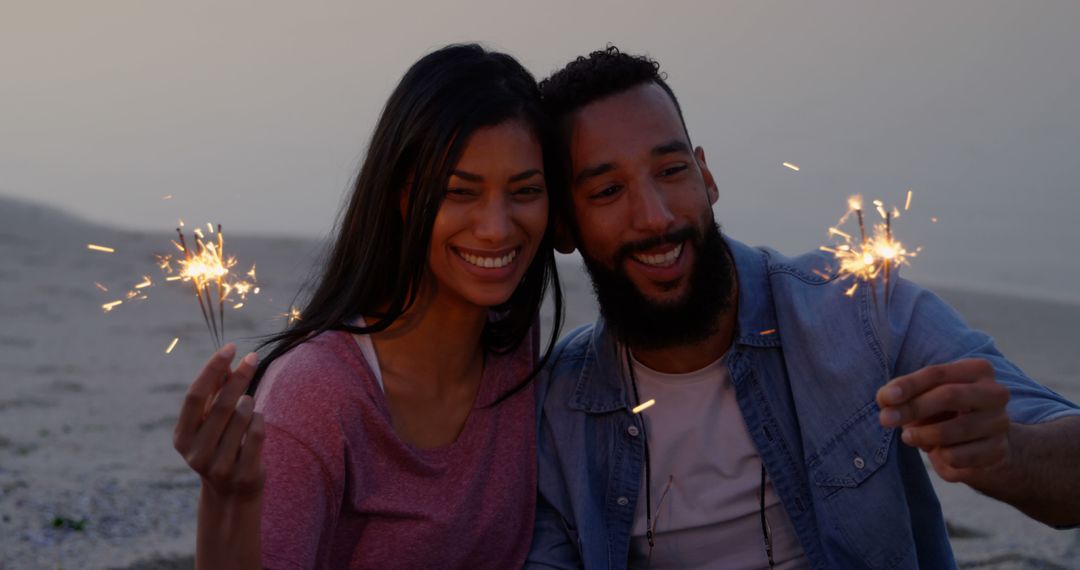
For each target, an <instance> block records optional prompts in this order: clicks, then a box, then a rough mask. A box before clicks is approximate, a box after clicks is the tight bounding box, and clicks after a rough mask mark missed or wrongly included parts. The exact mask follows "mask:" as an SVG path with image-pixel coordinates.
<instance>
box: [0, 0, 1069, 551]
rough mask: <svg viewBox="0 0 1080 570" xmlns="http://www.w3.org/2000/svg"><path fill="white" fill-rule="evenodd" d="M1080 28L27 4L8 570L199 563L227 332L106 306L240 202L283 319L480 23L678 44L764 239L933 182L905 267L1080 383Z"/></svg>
mask: <svg viewBox="0 0 1080 570" xmlns="http://www.w3.org/2000/svg"><path fill="white" fill-rule="evenodd" d="M1078 29H1080V3H1077V2H1073V1H1071V0H1061V1H1050V0H1046V1H1035V2H1024V3H1018V2H1007V1H1000V0H957V1H950V2H941V1H928V0H914V1H908V2H902V3H901V2H865V1H854V0H851V1H839V0H825V1H817V2H797V1H786V2H780V1H762V0H757V1H715V0H714V1H673V2H668V3H658V2H644V1H639V0H621V1H608V0H598V1H590V2H580V1H579V2H571V1H568V0H553V1H548V2H542V3H541V2H532V3H521V2H498V1H479V0H462V1H457V2H408V1H399V2H385V1H380V2H361V1H357V2H331V1H325V2H324V1H317V2H304V3H300V2H283V1H276V0H275V1H260V2H254V1H229V2H208V1H203V0H195V1H188V2H172V3H165V2H146V1H134V0H132V1H114V0H101V1H95V2H79V1H71V0H68V1H59V2H31V1H24V0H0V569H7V568H55V567H64V568H67V567H85V568H113V567H130V568H136V567H137V568H159V567H161V568H165V567H168V568H173V567H176V568H181V567H189V566H190V564H191V558H190V555H191V552H192V551H193V548H194V535H193V530H194V497H195V494H196V493H197V489H198V480H197V478H196V477H195V476H194V475H192V474H191V473H190V472H188V470H187V469H186V467H185V466H184V465H183V462H182V461H181V460H180V458H179V457H178V456H177V455H176V453H175V452H174V451H173V450H172V448H171V429H172V425H173V423H174V422H175V414H176V410H177V409H178V408H179V402H180V399H181V398H182V396H183V392H184V390H185V389H186V386H187V384H188V383H189V382H190V380H191V378H192V377H193V374H194V372H195V370H197V369H198V367H199V366H200V364H201V362H202V361H203V360H204V359H205V357H206V355H208V354H209V352H210V351H211V350H212V346H211V343H210V342H209V335H208V334H207V333H206V330H205V327H204V325H203V322H202V318H201V316H200V315H199V312H198V309H197V308H196V307H195V306H194V302H193V301H192V300H191V299H190V296H189V295H188V294H187V293H186V292H184V291H181V290H180V288H167V287H159V286H158V284H155V286H154V287H153V288H152V289H151V290H150V293H149V297H150V298H149V299H148V300H147V301H146V302H144V303H138V302H136V301H129V302H128V303H127V304H125V305H123V306H119V307H117V308H116V309H115V310H114V311H111V312H108V313H106V312H103V311H102V309H101V305H102V304H103V303H105V302H107V301H110V300H112V299H113V298H118V297H116V295H118V294H119V295H121V296H122V295H123V293H124V292H125V291H127V290H128V289H129V288H131V287H132V286H133V284H135V283H137V282H139V281H140V280H142V275H146V274H152V275H155V276H156V275H158V272H157V268H156V267H155V258H154V255H155V254H158V253H166V252H168V251H169V248H170V247H171V245H169V240H170V239H172V238H173V237H174V236H175V233H174V228H175V226H176V224H177V220H178V219H184V220H186V221H188V223H189V225H196V224H205V222H207V221H212V222H214V223H221V224H222V225H223V226H224V228H225V230H226V232H227V234H228V235H229V236H230V238H229V242H228V243H229V248H230V251H232V252H233V253H234V254H235V255H236V256H237V258H238V259H239V262H240V264H241V265H242V266H243V269H244V270H246V269H247V267H248V266H249V265H251V264H252V263H257V264H258V267H259V282H260V284H261V285H262V288H263V291H262V293H261V294H260V296H259V297H258V298H255V299H252V301H251V302H249V303H248V306H247V307H245V308H244V309H243V310H242V311H236V312H230V313H229V316H228V319H229V320H228V322H227V335H226V336H227V337H229V338H230V339H233V340H240V341H241V344H242V345H243V348H249V347H252V346H254V344H255V339H256V338H257V337H258V336H259V335H262V334H267V333H270V332H274V331H276V330H279V329H280V328H281V327H283V326H284V325H285V323H286V322H287V319H288V317H287V316H285V314H286V313H287V312H288V310H289V307H290V306H291V305H292V304H294V303H298V302H299V301H298V300H297V299H296V295H297V292H298V291H299V290H300V289H301V286H302V284H303V283H304V280H305V278H306V276H307V275H308V274H309V272H310V271H311V268H312V267H313V265H314V264H315V263H316V261H317V260H318V257H319V254H320V252H321V251H322V248H323V243H324V239H325V238H326V236H327V235H329V233H330V231H331V229H332V227H333V225H334V223H335V220H336V217H337V215H338V211H339V209H340V207H341V205H342V201H343V199H344V197H345V195H346V193H347V192H348V187H349V184H350V182H351V179H352V178H353V176H354V175H355V173H356V171H357V168H358V164H359V162H360V160H361V157H362V156H363V154H364V151H365V146H366V144H367V141H368V139H369V137H370V134H371V130H372V128H373V125H374V122H375V120H376V119H377V117H378V115H379V113H380V111H381V108H382V105H383V103H384V101H385V99H386V97H387V96H388V95H389V93H390V92H391V90H392V89H393V87H394V85H395V84H396V83H397V81H398V80H399V79H400V77H401V75H402V74H403V73H404V71H405V70H406V68H408V66H409V65H411V64H412V63H413V62H414V61H416V60H417V59H418V58H419V57H421V56H423V55H424V54H425V53H427V52H429V51H431V50H433V49H436V48H439V47H441V46H443V45H445V44H448V43H453V42H466V41H478V42H481V43H483V44H485V45H486V46H488V47H490V48H493V49H499V50H504V51H507V52H509V53H511V54H513V55H514V56H516V57H518V58H519V59H520V60H521V61H522V62H523V63H524V64H525V65H526V66H527V67H528V68H529V69H530V70H532V72H533V73H534V74H535V75H536V77H537V79H541V78H543V77H545V76H547V75H548V74H549V73H551V72H553V71H554V70H556V69H558V68H559V67H561V66H562V65H564V64H565V63H566V62H567V61H569V60H570V59H572V58H573V57H576V56H578V55H582V54H586V53H588V52H589V51H592V50H595V49H600V48H603V47H604V46H606V45H608V44H614V45H617V46H619V47H620V48H621V49H622V50H623V51H627V52H632V53H645V54H648V55H650V56H652V57H654V58H656V59H658V60H659V61H660V63H661V69H662V70H663V71H665V72H666V73H667V76H668V80H669V82H670V84H671V86H672V87H673V89H674V90H675V92H676V94H677V95H678V96H679V98H680V102H681V104H682V106H683V110H684V114H685V117H686V120H687V123H688V126H689V129H690V135H691V137H692V139H693V142H694V143H695V144H697V145H701V146H703V147H704V148H705V151H706V156H707V158H708V163H709V165H710V167H711V169H712V171H713V173H714V174H715V175H716V177H717V181H718V183H719V186H720V193H721V195H720V200H719V201H718V203H717V205H716V206H715V209H716V214H717V217H718V219H719V221H720V222H721V224H722V225H723V226H724V229H725V231H726V232H728V233H729V234H730V235H732V236H734V237H735V238H737V239H739V240H741V241H744V242H747V243H750V244H757V245H769V246H772V247H775V248H777V249H780V250H781V251H782V252H785V253H791V254H794V253H799V252H802V251H805V250H810V249H814V248H816V247H817V246H818V245H820V244H822V243H824V242H826V241H827V239H828V236H827V234H826V228H827V227H828V226H829V225H831V224H834V223H835V222H836V220H837V219H838V218H839V217H840V215H841V214H842V213H843V211H844V210H845V208H846V204H847V197H848V196H849V195H852V194H856V193H860V194H862V195H863V196H865V197H866V198H867V199H873V198H881V199H883V200H884V201H885V202H886V203H891V204H896V205H898V206H900V207H901V208H902V207H903V205H904V201H905V197H906V195H907V192H908V191H909V190H911V191H912V194H913V199H912V203H911V209H910V211H908V212H905V213H904V215H903V216H902V217H901V219H900V220H899V221H898V222H897V225H896V228H897V237H898V238H899V239H900V240H901V241H902V242H904V244H905V245H907V246H908V247H909V248H914V247H916V246H922V247H923V248H924V251H923V252H922V253H921V254H920V255H919V257H918V258H916V259H914V260H913V265H912V266H911V267H909V268H905V269H904V270H903V274H904V275H905V276H907V277H910V278H913V279H916V280H918V281H920V282H922V283H925V284H928V285H930V286H932V287H934V288H935V290H936V291H938V292H940V293H941V294H942V295H943V296H945V297H946V299H947V300H949V301H950V302H951V303H953V304H954V305H955V306H957V308H958V309H960V311H961V312H962V313H963V314H964V316H965V317H966V318H967V319H968V320H969V321H970V322H971V323H972V324H973V325H975V326H977V327H980V328H984V329H986V330H988V331H990V332H991V333H992V334H993V335H994V336H995V337H996V339H997V340H998V344H999V346H1001V347H1002V349H1003V350H1004V351H1005V352H1006V354H1007V355H1009V356H1010V357H1012V358H1013V359H1014V360H1016V361H1017V362H1018V363H1019V364H1020V365H1021V366H1022V367H1023V368H1024V369H1025V370H1026V371H1027V372H1029V373H1030V374H1031V375H1032V376H1033V377H1035V378H1036V379H1038V380H1040V381H1041V382H1043V383H1046V384H1047V385H1049V386H1051V387H1053V388H1054V389H1056V390H1059V391H1061V392H1063V393H1064V394H1066V395H1067V396H1069V397H1071V398H1073V399H1074V400H1076V399H1077V398H1078V397H1080V356H1078V353H1077V351H1076V350H1075V343H1076V340H1077V339H1078V338H1080V337H1078V336H1077V334H1076V332H1075V323H1076V322H1077V321H1078V320H1080V287H1077V286H1076V283H1077V281H1078V280H1080V264H1078V263H1077V261H1078V259H1077V251H1078V246H1080V238H1078V237H1077V229H1076V223H1075V218H1076V216H1077V215H1080V191H1078V190H1080V187H1078V184H1077V167H1078V164H1080V155H1078V152H1080V150H1078V149H1080V96H1077V94H1078V93H1080V66H1078V65H1076V63H1075V61H1074V60H1075V59H1076V58H1077V54H1080V34H1078V33H1077V30H1078ZM785 162H786V163H789V164H790V165H794V166H797V167H798V170H795V169H793V168H789V167H786V166H784V164H783V163H785ZM935 220H936V221H935ZM88 243H96V244H102V245H106V246H110V247H113V248H114V249H115V250H116V251H115V252H114V253H102V252H95V251H88V250H87V249H86V244H88ZM561 262H562V265H563V275H564V278H565V282H566V288H567V290H568V302H569V307H570V311H569V314H570V319H569V320H570V324H575V323H580V322H588V321H590V320H591V319H592V318H593V315H594V314H595V307H594V306H593V301H592V297H591V294H590V291H589V285H588V283H587V280H586V278H585V277H584V275H583V274H582V273H581V271H580V269H579V266H578V262H577V260H576V258H575V257H574V256H568V257H565V258H563V259H561ZM155 278H156V277H155ZM102 288H104V289H107V290H108V291H102V290H101V289H102ZM174 338H176V339H180V340H179V344H178V345H176V346H175V347H174V350H172V351H170V352H169V353H168V354H166V352H165V348H166V347H167V346H168V345H169V344H170V343H171V340H172V339H174ZM939 492H940V493H941V495H942V499H943V502H944V503H945V508H946V516H947V518H948V519H949V522H950V525H951V526H952V531H953V538H954V548H955V549H956V551H957V556H958V559H959V560H960V562H961V565H962V566H964V567H980V568H981V567H994V568H1029V567H1031V568H1036V567H1038V568H1071V567H1080V566H1077V565H1076V562H1075V561H1076V560H1077V559H1080V532H1078V531H1063V532H1059V531H1053V530H1050V529H1047V528H1046V527H1042V526H1041V525H1038V524H1037V523H1032V522H1031V521H1029V520H1027V519H1025V518H1024V517H1022V516H1020V515H1018V514H1016V512H1015V511H1013V510H1012V509H1011V508H1008V507H1004V506H1002V505H999V504H996V503H993V502H992V501H989V500H987V499H984V498H981V497H978V496H977V495H976V494H975V493H974V492H971V491H970V490H968V489H967V488H965V487H961V486H955V485H952V486H950V485H945V484H939Z"/></svg>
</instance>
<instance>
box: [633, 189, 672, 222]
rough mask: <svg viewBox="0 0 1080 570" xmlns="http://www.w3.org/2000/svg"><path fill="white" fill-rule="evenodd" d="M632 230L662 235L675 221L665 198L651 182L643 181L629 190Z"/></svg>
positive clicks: (661, 191) (660, 190)
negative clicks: (631, 198)
mask: <svg viewBox="0 0 1080 570" xmlns="http://www.w3.org/2000/svg"><path fill="white" fill-rule="evenodd" d="M631 193H632V195H633V197H634V200H633V203H632V205H631V208H632V212H631V215H632V216H633V224H634V229H636V230H638V231H640V232H644V233H650V234H663V233H665V232H666V231H667V230H668V229H669V228H670V227H671V224H672V223H674V221H675V216H673V215H672V213H671V209H670V208H669V207H668V202H667V196H666V195H665V194H664V192H663V190H662V189H661V188H658V187H657V186H656V184H654V183H653V182H652V180H648V181H643V182H641V183H640V184H637V185H636V187H635V188H633V189H631Z"/></svg>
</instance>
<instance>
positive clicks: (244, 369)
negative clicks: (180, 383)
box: [173, 344, 266, 570]
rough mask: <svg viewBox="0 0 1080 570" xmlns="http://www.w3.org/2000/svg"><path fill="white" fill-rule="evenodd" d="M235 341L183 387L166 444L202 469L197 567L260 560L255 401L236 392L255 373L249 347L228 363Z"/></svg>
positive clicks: (259, 424) (259, 437)
mask: <svg viewBox="0 0 1080 570" xmlns="http://www.w3.org/2000/svg"><path fill="white" fill-rule="evenodd" d="M234 356H236V346H235V345H233V344H227V345H225V346H224V347H223V348H222V349H221V350H219V351H217V352H216V353H215V354H214V355H213V356H211V357H210V360H209V361H207V363H206V366H204V367H203V369H202V372H200V373H199V376H198V378H196V379H195V381H194V382H192V384H191V388H189V389H188V393H187V397H185V398H184V405H183V407H182V408H180V418H179V419H178V420H177V421H176V431H175V432H173V446H174V447H176V450H177V451H179V452H180V455H182V456H183V457H184V460H185V461H187V463H188V465H190V466H191V468H192V469H194V470H195V472H196V473H198V474H199V476H200V477H202V483H203V484H202V491H201V492H200V494H199V528H198V534H197V537H196V540H195V567H196V568H197V569H198V570H207V569H215V568H235V569H237V570H246V569H256V568H262V565H261V560H260V559H261V557H262V537H261V536H260V533H261V528H260V526H261V521H260V517H261V514H262V491H263V481H264V480H265V479H266V473H265V471H264V470H263V466H262V462H261V461H260V458H259V456H260V454H261V452H262V443H263V438H264V435H265V431H264V428H263V419H262V416H261V415H260V414H256V413H255V401H254V400H253V399H252V398H251V396H247V395H245V394H244V392H245V390H246V389H247V385H248V383H249V382H251V378H252V377H253V376H254V375H255V353H251V354H248V355H247V356H245V357H244V359H243V360H241V361H240V365H239V366H237V367H236V370H230V369H229V367H230V364H231V363H232V359H233V357H234Z"/></svg>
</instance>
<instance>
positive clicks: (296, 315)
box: [281, 306, 301, 327]
mask: <svg viewBox="0 0 1080 570" xmlns="http://www.w3.org/2000/svg"><path fill="white" fill-rule="evenodd" d="M281 316H283V317H285V318H287V319H289V321H288V323H286V325H285V326H289V327H291V326H292V324H293V323H295V322H296V321H299V320H301V319H300V309H298V308H296V307H295V306H293V307H289V312H288V313H282V314H281Z"/></svg>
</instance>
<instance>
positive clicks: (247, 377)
mask: <svg viewBox="0 0 1080 570" xmlns="http://www.w3.org/2000/svg"><path fill="white" fill-rule="evenodd" d="M255 359H256V357H255V353H253V352H252V353H249V354H248V355H247V356H245V357H244V359H243V360H241V361H240V364H239V365H238V366H237V367H236V370H234V371H233V372H232V374H230V375H229V378H228V379H227V380H226V381H225V385H224V386H222V387H221V391H219V392H218V394H217V396H216V397H215V398H214V400H213V404H211V405H210V411H209V412H208V413H207V414H206V418H205V419H204V420H203V422H202V425H201V426H199V430H198V432H197V433H196V434H195V442H194V445H193V446H192V447H193V449H194V451H193V453H191V454H190V455H189V457H188V464H189V465H191V466H192V468H194V469H195V470H196V471H198V472H199V473H200V474H202V475H206V473H207V470H208V469H209V466H210V463H211V462H212V461H213V459H214V456H215V455H216V454H217V447H218V443H219V441H220V440H221V434H222V433H224V432H225V426H227V425H228V423H229V420H230V419H231V418H232V416H233V412H234V411H235V410H236V405H237V403H238V402H239V400H240V396H242V395H243V394H244V391H245V390H246V389H247V385H248V384H249V383H250V382H251V378H252V376H254V374H255Z"/></svg>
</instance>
